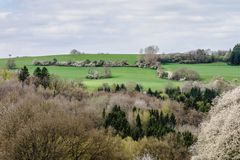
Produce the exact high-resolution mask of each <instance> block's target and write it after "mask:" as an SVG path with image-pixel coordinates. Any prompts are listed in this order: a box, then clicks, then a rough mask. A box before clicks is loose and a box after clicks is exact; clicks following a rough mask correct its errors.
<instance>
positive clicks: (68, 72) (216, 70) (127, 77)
mask: <svg viewBox="0 0 240 160" xmlns="http://www.w3.org/2000/svg"><path fill="white" fill-rule="evenodd" d="M53 58H56V59H57V60H58V61H70V60H72V61H78V60H86V59H89V60H100V59H102V60H127V61H128V62H129V63H130V64H134V63H135V61H136V59H137V55H135V54H81V55H52V56H41V57H21V58H16V59H15V62H16V65H17V68H20V67H22V66H24V65H26V66H27V67H28V68H29V70H30V72H31V73H33V71H34V69H35V68H36V66H33V65H32V61H33V60H34V59H36V60H52V59H53ZM5 66H6V59H0V68H4V67H5ZM47 68H48V69H49V72H50V73H51V74H55V75H57V76H59V77H61V78H64V79H67V80H75V81H82V82H83V83H84V84H85V85H86V86H87V87H88V88H89V89H90V90H94V89H96V88H97V87H99V86H101V85H102V84H103V83H109V84H114V83H129V82H134V83H139V84H141V85H143V86H144V89H147V88H154V89H163V88H164V87H165V86H166V85H175V86H177V85H181V84H182V83H183V82H177V81H172V80H165V79H160V78H158V77H157V76H156V71H155V70H152V69H145V68H135V67H112V68H111V72H112V76H113V77H112V78H109V79H100V80H89V79H86V78H85V77H86V75H87V72H88V68H85V67H60V66H49V67H47ZM163 68H164V69H165V70H167V71H174V70H176V69H178V68H190V69H193V70H195V71H197V72H198V73H199V74H200V76H201V80H202V81H204V82H208V81H210V80H211V79H212V78H213V77H216V76H222V77H224V78H225V79H226V80H230V81H231V80H234V79H240V66H229V65H227V64H225V63H209V64H164V65H163Z"/></svg>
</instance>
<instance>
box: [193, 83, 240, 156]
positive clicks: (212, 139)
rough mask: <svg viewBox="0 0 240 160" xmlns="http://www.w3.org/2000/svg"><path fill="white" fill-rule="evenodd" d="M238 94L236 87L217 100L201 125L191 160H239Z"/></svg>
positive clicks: (239, 101)
mask: <svg viewBox="0 0 240 160" xmlns="http://www.w3.org/2000/svg"><path fill="white" fill-rule="evenodd" d="M239 94H240V88H239V87H238V88H236V89H234V90H232V91H229V92H227V93H225V94H223V95H222V96H221V97H220V98H218V100H217V102H216V104H215V105H214V106H213V107H212V109H211V110H210V112H209V117H208V119H206V120H205V121H204V122H203V123H202V125H201V131H200V133H199V136H198V141H197V143H196V145H195V147H194V152H193V153H194V156H193V158H192V159H193V160H199V159H229V160H230V159H231V160H237V159H239V155H240V152H239V147H240V146H239V144H240V134H239V133H240V130H239V122H240V120H239V117H240V110H239V108H240V97H239V96H237V95H239Z"/></svg>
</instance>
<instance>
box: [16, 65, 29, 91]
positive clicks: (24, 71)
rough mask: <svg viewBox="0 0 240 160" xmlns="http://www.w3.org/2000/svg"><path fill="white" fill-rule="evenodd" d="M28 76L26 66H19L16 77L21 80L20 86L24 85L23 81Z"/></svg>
mask: <svg viewBox="0 0 240 160" xmlns="http://www.w3.org/2000/svg"><path fill="white" fill-rule="evenodd" d="M28 77H29V72H28V68H27V67H26V66H24V67H23V68H21V70H20V73H19V75H18V79H19V80H20V81H21V82H22V86H24V82H25V80H26V79H27V78H28Z"/></svg>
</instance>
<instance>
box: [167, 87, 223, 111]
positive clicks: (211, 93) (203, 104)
mask: <svg viewBox="0 0 240 160" xmlns="http://www.w3.org/2000/svg"><path fill="white" fill-rule="evenodd" d="M165 93H166V94H167V95H168V96H169V98H170V99H172V100H176V101H178V102H182V103H184V104H185V106H186V107H188V108H195V109H196V110H199V111H201V112H208V111H209V110H210V108H211V106H212V102H213V99H215V98H216V97H217V96H218V95H219V92H218V91H216V90H214V89H208V88H205V89H204V90H203V91H202V90H201V89H200V88H198V87H193V88H191V89H190V91H188V92H182V91H181V90H180V88H179V87H177V88H171V87H170V88H166V90H165Z"/></svg>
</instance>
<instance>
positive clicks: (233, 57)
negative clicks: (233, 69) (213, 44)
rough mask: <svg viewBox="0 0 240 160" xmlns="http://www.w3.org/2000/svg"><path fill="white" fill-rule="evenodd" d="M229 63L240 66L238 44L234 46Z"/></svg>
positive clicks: (239, 48) (239, 47)
mask: <svg viewBox="0 0 240 160" xmlns="http://www.w3.org/2000/svg"><path fill="white" fill-rule="evenodd" d="M229 62H230V64H232V65H240V44H237V45H235V47H234V48H233V51H232V52H231V55H230V58H229Z"/></svg>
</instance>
